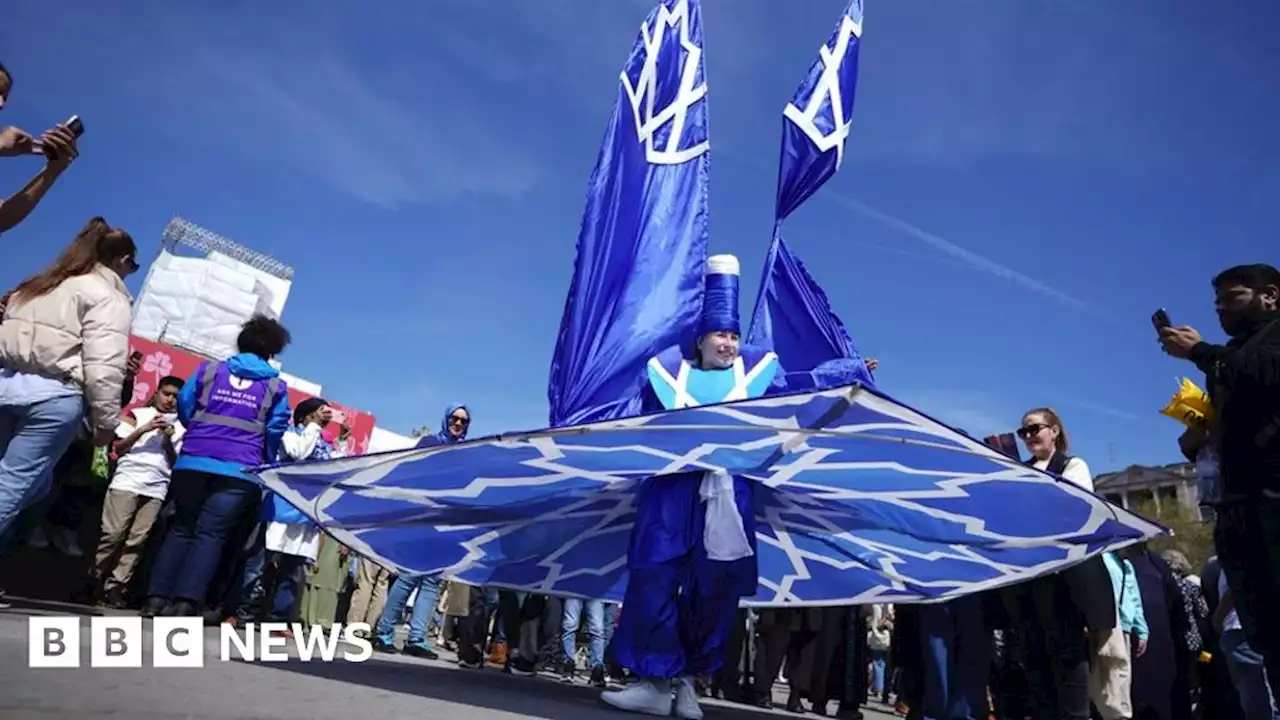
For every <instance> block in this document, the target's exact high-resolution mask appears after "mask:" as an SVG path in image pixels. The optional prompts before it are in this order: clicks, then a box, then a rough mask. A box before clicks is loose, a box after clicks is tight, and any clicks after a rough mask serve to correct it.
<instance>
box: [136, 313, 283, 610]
mask: <svg viewBox="0 0 1280 720" xmlns="http://www.w3.org/2000/svg"><path fill="white" fill-rule="evenodd" d="M289 340H290V337H289V331H288V330H285V328H284V326H282V325H281V324H280V323H278V322H276V321H275V320H272V319H270V318H267V317H263V316H257V317H254V318H253V319H252V320H250V321H249V322H247V323H245V324H244V327H243V328H241V330H240V336H239V337H238V338H237V339H236V345H237V347H238V348H239V349H240V354H239V355H235V356H232V357H231V358H229V359H227V360H225V361H223V362H219V363H215V362H206V363H203V364H202V365H201V366H200V367H199V368H197V369H196V372H195V374H194V375H192V376H191V378H190V379H189V380H188V381H187V383H186V384H185V385H183V387H182V392H181V393H179V394H178V419H179V420H181V421H182V424H183V426H184V427H186V428H187V433H186V436H185V437H184V438H183V443H182V452H181V454H179V455H178V460H177V462H175V463H174V465H173V480H172V482H171V483H170V484H169V500H170V502H172V503H173V506H174V517H173V519H172V520H171V523H170V526H169V532H168V533H167V534H166V535H165V538H164V543H163V544H162V545H161V546H160V552H159V553H158V554H157V555H156V560H155V565H154V566H153V567H152V570H151V582H150V587H149V588H148V589H147V595H148V598H147V602H146V605H145V606H144V607H143V609H142V615H143V616H144V617H151V616H154V615H158V614H159V615H194V614H197V613H199V612H200V611H201V610H202V609H203V604H204V598H205V594H206V591H207V589H208V585H209V581H210V579H211V578H212V577H213V574H214V573H215V572H216V571H217V569H218V563H219V561H220V560H221V557H222V550H223V548H224V547H225V546H226V542H227V534H228V533H229V532H231V530H232V529H233V528H234V527H235V525H236V524H237V523H238V522H239V520H240V518H241V515H242V514H243V512H244V511H245V509H246V508H247V507H248V506H250V505H253V504H256V503H257V502H258V501H259V500H261V497H262V493H261V490H260V488H259V487H258V485H257V483H255V482H254V481H253V480H251V479H250V478H249V477H248V476H246V475H245V474H244V470H245V469H246V468H250V467H254V466H256V465H262V464H265V463H267V462H271V461H274V460H275V458H276V457H277V455H278V451H279V448H280V438H281V437H282V436H283V435H284V433H285V431H286V430H288V429H289V421H290V417H291V413H290V411H289V388H288V387H287V386H286V385H285V383H284V380H283V379H281V378H280V372H279V371H278V370H276V369H275V368H274V367H272V366H271V365H270V364H269V363H268V362H267V361H268V360H270V359H271V358H273V357H275V356H277V355H279V354H280V353H281V352H283V351H284V349H285V347H286V346H287V345H288V344H289Z"/></svg>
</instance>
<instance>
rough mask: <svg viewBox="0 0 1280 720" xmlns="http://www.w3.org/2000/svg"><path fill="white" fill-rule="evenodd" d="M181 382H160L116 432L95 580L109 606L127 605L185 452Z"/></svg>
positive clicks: (166, 379) (97, 598)
mask: <svg viewBox="0 0 1280 720" xmlns="http://www.w3.org/2000/svg"><path fill="white" fill-rule="evenodd" d="M183 384H184V383H183V381H182V378H177V377H164V378H161V379H160V382H159V384H158V386H157V387H156V392H155V394H154V395H152V396H151V401H150V402H149V403H147V405H146V406H145V407H139V408H134V409H133V410H130V411H128V412H126V413H125V417H124V419H123V420H122V421H121V423H120V425H119V427H117V428H116V441H115V452H116V454H117V456H118V457H119V460H118V461H117V464H116V471H115V473H114V474H113V475H112V477H111V484H110V485H109V486H108V487H107V496H106V499H105V500H104V501H103V505H102V533H101V535H100V536H99V538H100V539H99V541H98V551H97V553H96V555H95V558H94V565H93V569H92V573H93V574H92V577H91V581H92V583H93V591H94V595H95V597H94V600H95V601H97V602H101V603H102V604H103V605H105V606H106V607H110V608H123V607H125V605H126V598H125V597H124V589H125V588H127V587H129V582H130V581H131V580H132V579H133V571H134V567H135V566H136V565H137V562H138V558H139V556H140V554H141V552H142V549H143V547H144V546H145V545H146V543H147V538H148V537H150V535H151V529H152V528H153V527H154V526H155V522H156V519H157V518H159V517H160V506H161V505H163V504H164V499H165V496H166V495H168V493H169V480H170V478H171V477H172V476H173V463H174V461H175V460H177V458H178V450H179V448H181V447H182V434H183V427H182V423H181V422H179V421H178V393H179V392H180V391H181V390H182V386H183Z"/></svg>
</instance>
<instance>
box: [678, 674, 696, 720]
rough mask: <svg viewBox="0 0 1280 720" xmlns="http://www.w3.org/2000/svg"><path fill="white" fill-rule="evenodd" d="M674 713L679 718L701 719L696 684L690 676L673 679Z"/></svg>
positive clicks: (682, 719)
mask: <svg viewBox="0 0 1280 720" xmlns="http://www.w3.org/2000/svg"><path fill="white" fill-rule="evenodd" d="M674 685H675V688H676V703H675V713H676V717H678V718H680V720H702V706H701V705H700V704H698V686H697V685H696V684H695V683H694V680H693V678H691V677H682V678H679V679H677V680H676V681H675V683H674Z"/></svg>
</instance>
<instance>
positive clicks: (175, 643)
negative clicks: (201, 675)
mask: <svg viewBox="0 0 1280 720" xmlns="http://www.w3.org/2000/svg"><path fill="white" fill-rule="evenodd" d="M151 664H152V665H154V666H155V667H158V668H160V667H163V668H198V667H204V619H203V618H200V617H158V618H155V619H154V620H152V625H151Z"/></svg>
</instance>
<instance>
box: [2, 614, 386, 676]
mask: <svg viewBox="0 0 1280 720" xmlns="http://www.w3.org/2000/svg"><path fill="white" fill-rule="evenodd" d="M80 624H81V618H80V617H79V616H72V617H32V618H30V619H29V621H28V623H27V655H28V665H29V666H30V667H33V668H75V667H80V648H81V640H82V638H81V633H80ZM285 630H289V631H291V633H292V636H291V637H290V636H287V635H286V634H285V633H284V631H285ZM370 630H371V628H370V627H369V624H368V623H352V624H350V625H334V626H333V627H331V628H329V629H328V630H325V629H324V628H320V627H311V628H307V629H304V628H303V627H302V626H301V625H300V624H298V623H248V624H246V625H243V626H241V627H239V628H237V627H232V626H231V625H225V624H224V625H220V626H219V638H218V647H219V657H220V659H221V660H222V662H231V661H232V660H233V659H239V660H240V661H243V662H268V663H269V662H289V661H290V660H293V659H294V656H296V657H297V659H299V660H301V661H303V662H311V661H313V660H318V661H320V662H336V661H339V660H341V661H343V662H353V663H359V662H364V661H366V660H368V659H369V658H371V657H373V644H372V643H370V642H369V640H367V639H366V637H365V636H367V635H368V633H369V632H370ZM204 633H205V624H204V619H203V618H200V617H158V618H154V619H153V620H151V642H150V643H147V637H146V632H145V631H144V630H143V624H142V618H140V617H92V618H89V667H95V668H96V667H102V668H140V667H144V665H143V661H142V654H143V648H144V647H146V646H149V647H150V650H151V651H150V655H151V667H158V668H198V667H204V662H205V635H204ZM290 646H292V649H293V654H292V655H291V654H290V652H289V649H290ZM351 646H354V647H351ZM237 656H238V657H237Z"/></svg>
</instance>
